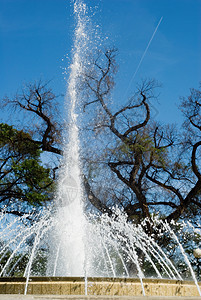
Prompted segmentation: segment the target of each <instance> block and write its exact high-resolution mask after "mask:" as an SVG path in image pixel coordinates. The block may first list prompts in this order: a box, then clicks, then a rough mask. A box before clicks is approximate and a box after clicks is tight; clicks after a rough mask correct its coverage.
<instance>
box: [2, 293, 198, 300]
mask: <svg viewBox="0 0 201 300" xmlns="http://www.w3.org/2000/svg"><path fill="white" fill-rule="evenodd" d="M200 299H201V297H189V296H188V297H178V296H177V297H169V296H164V297H163V296H162V297H161V296H160V297H157V296H144V297H143V296H139V297H138V296H132V297H129V296H65V295H62V296H60V295H26V296H25V295H16V294H15V295H9V294H6V295H5V294H4V295H3V294H0V300H200Z"/></svg>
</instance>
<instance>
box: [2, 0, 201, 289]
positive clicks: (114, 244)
mask: <svg viewBox="0 0 201 300" xmlns="http://www.w3.org/2000/svg"><path fill="white" fill-rule="evenodd" d="M74 14H75V16H76V28H75V38H74V47H73V57H72V64H71V66H70V77H69V81H68V93H67V95H66V101H67V102H68V103H69V102H70V105H69V107H70V113H69V126H68V128H69V129H68V133H67V136H68V143H64V149H63V152H64V157H63V162H62V168H61V171H60V176H59V181H58V188H57V193H56V196H55V202H56V209H55V211H56V212H54V213H52V212H50V211H46V210H44V211H43V212H41V215H40V221H38V222H35V223H33V224H29V225H28V222H26V220H27V218H28V217H30V215H27V216H24V217H18V218H15V219H13V218H10V219H9V218H7V214H6V208H5V210H3V211H2V212H1V213H0V225H1V227H0V234H1V239H2V241H3V244H2V246H1V250H0V276H10V275H12V276H13V275H17V276H21V275H22V274H23V275H24V276H25V277H26V278H27V280H26V287H25V294H26V291H27V286H28V281H29V277H30V276H34V275H35V276H40V275H43V276H44V275H48V276H85V277H86V276H104V277H138V278H139V279H140V281H141V284H142V290H143V294H145V293H144V287H143V278H144V277H145V276H148V277H154V278H156V277H157V278H170V279H179V280H182V277H181V275H180V274H179V272H178V269H177V267H176V266H175V265H174V263H173V262H172V260H170V259H169V258H168V251H170V250H169V249H168V251H166V249H164V248H163V247H161V246H160V237H161V236H164V235H168V234H169V244H170V243H171V239H172V240H173V241H174V242H173V245H174V247H175V249H176V250H175V253H177V254H178V253H179V254H178V256H179V257H181V254H182V255H183V257H184V261H185V262H186V264H187V267H189V268H190V273H191V277H192V278H193V279H194V280H195V283H196V285H197V287H198V290H199V286H198V284H197V280H196V277H195V274H194V272H193V269H192V267H191V265H190V263H189V259H188V258H187V255H186V254H185V251H184V249H183V247H182V246H181V243H180V241H179V238H178V237H177V236H176V235H175V233H174V231H173V229H172V228H171V227H170V226H169V225H167V224H163V223H162V222H161V221H160V220H158V219H153V220H152V222H153V224H152V226H153V228H155V232H158V237H157V239H156V238H154V237H152V236H150V235H148V234H147V233H146V231H145V230H144V229H143V227H145V226H144V225H143V224H141V225H135V224H133V223H131V222H128V220H127V216H126V215H125V214H124V213H123V212H122V211H121V210H120V209H118V208H113V215H112V216H108V215H107V214H104V215H100V216H99V215H87V216H86V215H85V214H84V209H83V201H84V194H83V191H82V181H81V171H80V169H81V167H80V158H79V130H78V125H77V121H78V114H77V111H78V108H79V107H78V106H79V103H78V102H79V101H78V100H79V80H80V77H81V76H82V74H83V73H84V69H85V65H86V63H87V62H86V57H87V51H88V49H89V47H90V43H91V41H90V37H89V34H88V27H89V24H90V18H89V16H88V14H87V7H86V5H85V4H84V2H83V1H81V0H77V1H75V2H74ZM24 223H25V224H24ZM145 224H146V222H145ZM185 226H186V227H185ZM185 226H183V228H184V231H185V230H186V228H187V227H188V228H189V231H190V230H191V231H193V233H194V229H192V228H193V226H192V225H191V224H190V223H189V224H187V225H185ZM159 228H160V230H159ZM200 235H201V233H200ZM156 241H159V242H156ZM169 248H170V247H169ZM47 253H48V254H47ZM41 258H43V259H42V262H41ZM24 265H26V268H25V269H23V266H24ZM19 266H20V267H19ZM20 268H21V269H20ZM22 271H23V273H22ZM86 282H87V280H86ZM199 293H200V290H199Z"/></svg>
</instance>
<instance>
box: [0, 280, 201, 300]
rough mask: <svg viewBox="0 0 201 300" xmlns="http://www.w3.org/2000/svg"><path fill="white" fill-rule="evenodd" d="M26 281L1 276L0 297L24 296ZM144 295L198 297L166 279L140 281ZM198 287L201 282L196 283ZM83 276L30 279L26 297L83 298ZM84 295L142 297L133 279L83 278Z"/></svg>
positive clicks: (189, 285)
mask: <svg viewBox="0 0 201 300" xmlns="http://www.w3.org/2000/svg"><path fill="white" fill-rule="evenodd" d="M25 284H26V278H23V277H22V278H17V277H1V278H0V294H24V290H25ZM143 284H144V289H145V294H146V296H177V297H178V296H185V297H193V296H199V294H198V290H197V288H196V286H195V284H194V282H193V281H180V280H169V279H143ZM199 285H200V287H201V282H200V283H199ZM85 288H86V281H85V279H84V278H83V277H30V280H29V284H28V289H27V294H32V295H84V294H85ZM87 294H88V295H104V296H105V295H106V296H115V295H116V296H142V287H141V283H140V280H139V279H137V278H103V277H93V278H92V277H89V278H87Z"/></svg>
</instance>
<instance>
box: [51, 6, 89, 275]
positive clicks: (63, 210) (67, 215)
mask: <svg viewBox="0 0 201 300" xmlns="http://www.w3.org/2000/svg"><path fill="white" fill-rule="evenodd" d="M74 14H75V17H76V28H75V37H74V46H73V50H72V52H73V58H72V64H71V66H70V77H69V81H68V89H67V95H66V101H67V104H68V102H70V104H68V107H69V110H70V112H69V116H68V120H69V122H68V129H67V131H68V132H67V133H66V135H67V136H68V142H67V144H65V145H64V149H63V151H64V158H63V162H62V165H63V167H62V169H61V172H60V176H59V182H58V192H57V197H56V198H57V199H56V202H57V203H56V205H57V213H56V222H57V224H56V231H55V233H54V235H55V236H54V244H55V246H56V247H55V248H56V250H55V251H56V252H55V253H56V258H57V263H56V264H55V262H54V263H53V264H54V274H55V275H57V276H58V275H60V276H61V275H65V276H66V275H69V276H83V275H84V272H85V271H84V265H85V243H84V239H85V217H84V213H83V197H84V196H83V192H82V182H81V171H80V158H79V147H80V145H79V130H78V124H77V117H78V115H77V110H78V105H79V80H80V77H81V76H82V74H83V72H84V67H85V66H84V62H85V56H86V52H87V49H88V43H89V37H88V29H87V25H88V23H89V18H88V16H87V7H86V4H84V3H83V2H82V1H81V0H77V1H75V2H74Z"/></svg>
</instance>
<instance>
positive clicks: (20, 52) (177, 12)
mask: <svg viewBox="0 0 201 300" xmlns="http://www.w3.org/2000/svg"><path fill="white" fill-rule="evenodd" d="M86 3H87V4H88V5H89V6H92V7H95V6H97V8H95V15H94V16H93V19H94V21H95V22H96V24H98V25H100V27H101V29H100V30H101V32H102V35H103V36H104V37H106V36H107V37H108V40H109V44H110V45H114V46H115V47H117V48H118V49H119V54H118V65H119V72H118V74H117V80H116V87H115V92H114V94H113V100H114V102H117V103H118V104H124V103H126V100H127V97H129V96H131V95H132V91H134V85H135V84H136V82H137V81H139V80H140V79H141V78H145V77H146V78H155V79H157V80H158V81H160V82H161V83H162V85H163V87H162V88H161V89H160V97H159V103H157V102H156V103H155V104H154V105H155V107H156V108H157V111H158V115H157V116H156V118H157V119H159V120H160V121H163V122H165V123H167V122H181V120H182V119H181V114H180V112H179V110H178V108H177V106H178V104H179V97H180V96H187V95H188V94H189V89H190V88H191V87H195V88H198V86H199V81H200V80H201V76H200V75H201V57H200V53H201V21H200V19H201V18H200V16H201V0H93V1H92V0H91V1H90V0H86ZM72 12H73V9H72V2H71V0H0V97H2V96H4V95H5V94H7V95H12V94H14V93H15V92H16V91H17V90H18V89H20V88H21V87H22V85H23V84H24V83H26V82H31V81H34V80H38V79H40V78H43V79H45V80H49V79H52V86H53V88H55V89H56V91H57V93H58V94H59V93H65V80H64V78H63V74H62V67H66V66H68V64H69V62H70V60H69V59H64V61H62V59H63V58H64V57H65V55H66V54H68V56H69V57H70V51H71V47H72V37H73V28H74V27H73V26H74V24H73V22H74V20H73V14H72ZM161 17H163V20H162V22H161V24H160V26H159V28H158V30H157V32H156V35H155V37H154V39H153V41H152V43H151V45H150V47H149V49H148V52H147V54H146V56H145V57H144V60H143V62H142V64H141V66H140V68H139V70H138V72H137V74H136V76H135V78H134V81H133V82H131V78H132V77H133V74H134V73H135V70H136V68H137V65H138V63H139V61H140V59H141V56H142V55H143V52H144V50H145V49H146V46H147V44H148V42H149V40H150V38H151V36H152V34H153V32H154V30H155V28H156V26H157V24H158V22H159V20H160V18H161ZM129 84H130V85H129ZM128 86H129V89H128Z"/></svg>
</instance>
